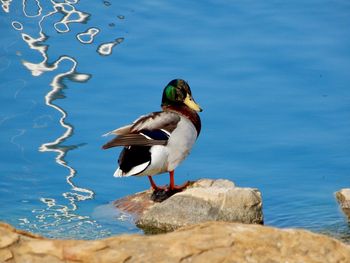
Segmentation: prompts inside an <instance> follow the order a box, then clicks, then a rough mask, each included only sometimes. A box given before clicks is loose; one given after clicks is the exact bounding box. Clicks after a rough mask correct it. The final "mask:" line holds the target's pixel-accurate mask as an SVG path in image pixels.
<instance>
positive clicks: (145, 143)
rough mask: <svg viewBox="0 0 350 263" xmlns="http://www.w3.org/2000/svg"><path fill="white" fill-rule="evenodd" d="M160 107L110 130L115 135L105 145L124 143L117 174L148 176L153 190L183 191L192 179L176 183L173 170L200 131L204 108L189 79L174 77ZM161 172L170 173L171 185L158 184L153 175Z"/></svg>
mask: <svg viewBox="0 0 350 263" xmlns="http://www.w3.org/2000/svg"><path fill="white" fill-rule="evenodd" d="M161 109H162V110H161V111H157V112H152V113H149V114H147V115H142V116H141V117H139V118H138V119H136V120H135V121H134V122H133V123H131V124H128V125H125V126H122V127H120V128H117V129H115V130H112V131H110V132H108V133H107V134H105V135H116V136H115V137H114V138H113V139H112V140H110V141H109V142H107V143H106V144H104V145H103V146H102V148H103V149H109V148H112V147H116V146H123V147H124V148H123V150H122V151H121V152H120V155H119V158H118V164H119V167H118V168H117V169H116V171H115V173H114V177H127V176H147V177H148V179H149V182H150V184H151V187H152V189H153V190H154V191H160V190H162V191H182V190H183V189H185V188H186V187H187V186H188V185H189V183H190V182H189V181H187V182H185V183H184V184H182V185H175V180H174V171H175V168H176V167H177V166H178V165H179V164H180V163H181V162H182V161H183V160H184V159H185V158H186V157H187V156H188V154H189V153H190V150H191V149H192V146H193V145H194V143H195V141H196V140H197V138H198V136H199V134H200V131H201V119H200V117H199V115H198V113H197V112H201V111H202V108H201V107H200V106H199V104H197V103H196V102H195V100H194V99H193V97H192V92H191V89H190V86H189V85H188V83H187V82H186V81H185V80H183V79H174V80H171V81H170V82H169V83H168V84H167V85H166V86H165V88H164V90H163V95H162V101H161ZM162 173H169V177H170V182H169V185H166V186H157V185H156V183H155V182H154V180H153V178H152V176H154V175H158V174H162Z"/></svg>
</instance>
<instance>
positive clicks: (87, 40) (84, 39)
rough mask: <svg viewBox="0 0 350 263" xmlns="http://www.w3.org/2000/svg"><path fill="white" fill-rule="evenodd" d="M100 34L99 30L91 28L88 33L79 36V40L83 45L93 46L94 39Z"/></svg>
mask: <svg viewBox="0 0 350 263" xmlns="http://www.w3.org/2000/svg"><path fill="white" fill-rule="evenodd" d="M99 32H100V30H99V29H98V28H95V27H91V28H89V29H88V30H87V31H85V32H83V33H80V34H78V35H77V39H78V40H79V41H80V42H81V43H83V44H91V43H92V42H93V41H94V37H95V36H96V35H97V34H98V33H99Z"/></svg>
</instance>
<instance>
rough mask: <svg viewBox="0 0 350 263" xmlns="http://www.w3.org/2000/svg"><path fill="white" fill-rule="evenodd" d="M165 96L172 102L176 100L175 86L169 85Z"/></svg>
mask: <svg viewBox="0 0 350 263" xmlns="http://www.w3.org/2000/svg"><path fill="white" fill-rule="evenodd" d="M165 94H166V97H167V98H168V99H169V100H171V101H175V100H176V89H175V87H174V86H171V85H169V86H168V87H166V89H165Z"/></svg>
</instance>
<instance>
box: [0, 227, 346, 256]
mask: <svg viewBox="0 0 350 263" xmlns="http://www.w3.org/2000/svg"><path fill="white" fill-rule="evenodd" d="M0 231H1V233H2V237H7V236H10V237H11V236H13V235H17V237H18V238H17V241H16V242H12V243H10V244H9V245H8V246H7V247H4V248H1V249H0V262H33V263H36V262H45V263H46V262H92V263H94V262H96V263H97V262H98V263H103V262H108V263H110V262H200V263H202V262H204V263H205V262H210V263H215V262H237V263H244V262H249V263H253V262H257V263H265V262H266V263H270V262H278V263H279V262H288V263H293V262H307V263H313V262H329V263H333V262H334V263H335V262H337V263H347V262H350V246H348V245H346V244H344V243H342V242H340V241H338V240H335V239H332V238H330V237H327V236H324V235H319V234H314V233H311V232H308V231H305V230H294V229H289V230H288V229H287V230H281V229H277V228H272V227H266V226H261V225H248V224H239V223H227V222H206V223H202V224H198V225H192V226H189V227H186V228H181V229H179V230H177V231H175V232H171V233H167V234H160V235H153V236H142V235H121V236H116V237H111V238H107V239H101V240H95V241H81V240H53V239H44V238H42V237H39V236H37V235H31V234H29V233H26V232H23V231H18V230H16V229H14V228H12V227H10V226H9V225H6V224H4V223H2V224H1V223H0Z"/></svg>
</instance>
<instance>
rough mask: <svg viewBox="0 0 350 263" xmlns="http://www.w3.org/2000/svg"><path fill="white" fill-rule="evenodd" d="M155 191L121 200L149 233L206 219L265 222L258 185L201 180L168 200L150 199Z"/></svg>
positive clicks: (121, 207)
mask: <svg viewBox="0 0 350 263" xmlns="http://www.w3.org/2000/svg"><path fill="white" fill-rule="evenodd" d="M150 195H151V191H145V192H141V193H138V194H135V195H132V196H128V197H126V198H123V199H121V200H117V201H116V203H115V205H116V206H117V207H118V208H119V209H121V210H122V211H126V212H128V213H131V214H134V215H136V224H137V226H139V227H140V228H142V229H144V230H145V232H147V233H157V232H169V231H173V230H175V229H177V228H179V227H183V226H187V225H192V224H197V223H200V222H206V221H226V222H240V223H252V224H262V223H263V213H262V200H261V194H260V192H259V191H258V190H257V189H254V188H240V187H235V185H234V183H233V182H231V181H229V180H223V179H219V180H211V179H201V180H199V181H197V182H195V183H194V184H193V185H191V186H190V187H189V188H187V189H186V190H185V191H183V192H180V193H176V194H174V195H173V196H171V197H170V198H168V199H167V200H165V201H163V202H161V203H156V202H153V201H151V200H150Z"/></svg>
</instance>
